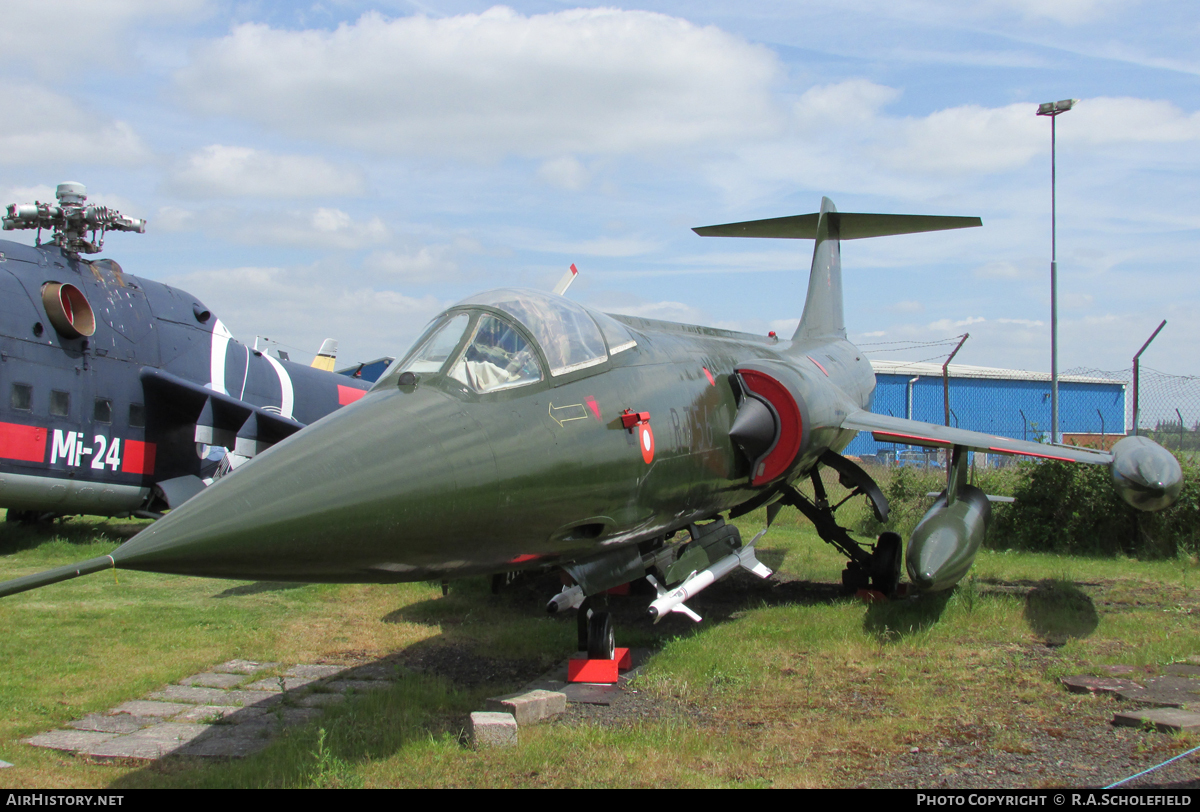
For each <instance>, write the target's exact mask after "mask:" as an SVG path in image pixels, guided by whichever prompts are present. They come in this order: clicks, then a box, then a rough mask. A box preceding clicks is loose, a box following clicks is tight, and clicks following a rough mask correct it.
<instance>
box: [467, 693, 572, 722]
mask: <svg viewBox="0 0 1200 812" xmlns="http://www.w3.org/2000/svg"><path fill="white" fill-rule="evenodd" d="M486 708H487V710H489V711H493V712H496V713H511V714H512V715H513V718H514V719H516V720H517V725H519V726H521V727H524V726H525V725H532V724H536V723H538V722H542V721H545V720H547V719H553V718H554V717H555V716H558V715H560V714H562V713H566V710H567V695H566V694H564V693H563V692H562V691H547V690H544V689H541V688H535V689H534V690H532V691H521V692H519V693H515V694H508V695H506V696H494V697H491V698H489V699H488V701H487V705H486Z"/></svg>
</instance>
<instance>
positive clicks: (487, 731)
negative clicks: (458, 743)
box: [469, 712, 517, 749]
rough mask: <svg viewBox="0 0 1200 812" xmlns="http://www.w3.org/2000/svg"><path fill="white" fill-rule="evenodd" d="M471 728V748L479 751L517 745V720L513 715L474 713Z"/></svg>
mask: <svg viewBox="0 0 1200 812" xmlns="http://www.w3.org/2000/svg"><path fill="white" fill-rule="evenodd" d="M469 727H470V737H471V746H472V747H475V748H477V749H478V748H483V747H516V745H517V720H516V719H514V718H513V716H512V714H511V713H488V712H476V713H472V714H471V721H470V725H469Z"/></svg>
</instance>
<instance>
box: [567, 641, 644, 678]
mask: <svg viewBox="0 0 1200 812" xmlns="http://www.w3.org/2000/svg"><path fill="white" fill-rule="evenodd" d="M632 665H633V659H632V658H631V657H630V656H629V649H627V648H619V649H617V650H616V653H615V655H614V656H613V659H611V660H589V659H588V656H587V655H586V654H583V653H580V654H572V655H571V658H570V659H569V660H567V682H594V683H600V684H602V685H613V684H615V683H616V681H617V674H618V672H620V671H628V670H629V669H630V667H632Z"/></svg>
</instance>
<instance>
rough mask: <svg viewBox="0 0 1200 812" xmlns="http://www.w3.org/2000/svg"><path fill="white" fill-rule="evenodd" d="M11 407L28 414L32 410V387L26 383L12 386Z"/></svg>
mask: <svg viewBox="0 0 1200 812" xmlns="http://www.w3.org/2000/svg"><path fill="white" fill-rule="evenodd" d="M12 407H13V408H14V409H20V410H21V411H23V412H28V411H29V410H31V409H32V408H33V387H32V386H30V385H29V384H27V383H14V384H13V385H12Z"/></svg>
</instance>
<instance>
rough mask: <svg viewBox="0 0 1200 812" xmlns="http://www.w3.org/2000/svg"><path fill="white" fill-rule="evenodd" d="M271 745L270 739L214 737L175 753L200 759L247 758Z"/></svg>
mask: <svg viewBox="0 0 1200 812" xmlns="http://www.w3.org/2000/svg"><path fill="white" fill-rule="evenodd" d="M270 743H271V740H270V739H252V738H249V737H246V736H213V737H211V738H204V739H197V740H195V741H192V742H188V743H187V744H185V745H184V746H183V747H180V748H179V749H178V750H176V751H175V753H176V755H180V756H196V757H199V758H245V757H246V756H251V755H254V754H255V753H257V752H258V751H259V750H262V749H263V748H264V747H266V746H267V745H268V744H270Z"/></svg>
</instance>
